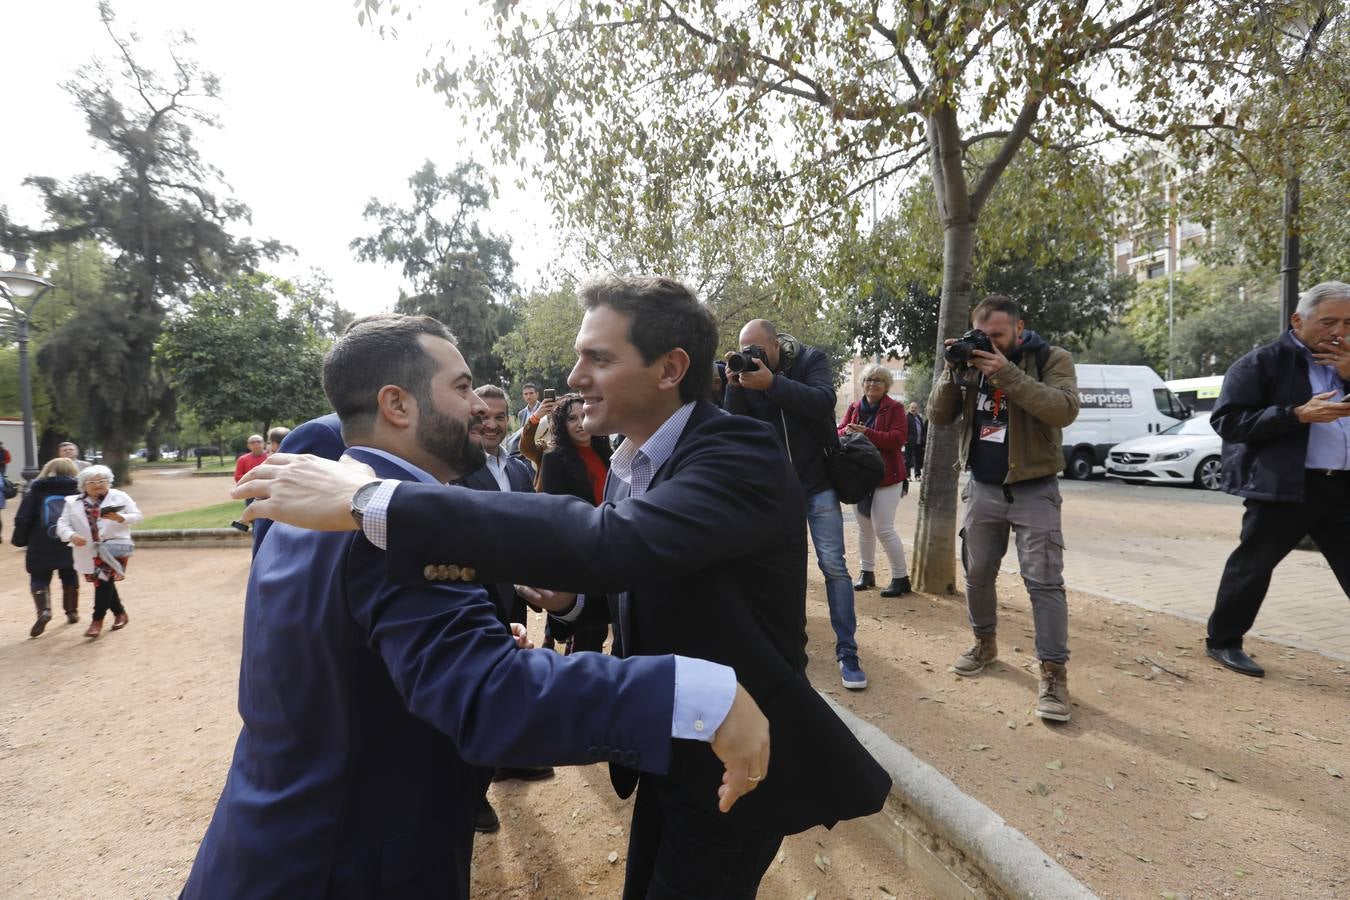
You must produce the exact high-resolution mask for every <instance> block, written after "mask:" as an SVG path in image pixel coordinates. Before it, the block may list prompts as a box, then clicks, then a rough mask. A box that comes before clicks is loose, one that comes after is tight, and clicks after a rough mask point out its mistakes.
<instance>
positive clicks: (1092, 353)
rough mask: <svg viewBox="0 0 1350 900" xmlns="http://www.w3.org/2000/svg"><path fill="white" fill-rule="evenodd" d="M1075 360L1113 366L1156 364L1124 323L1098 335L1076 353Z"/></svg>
mask: <svg viewBox="0 0 1350 900" xmlns="http://www.w3.org/2000/svg"><path fill="white" fill-rule="evenodd" d="M1074 360H1075V361H1076V362H1080V363H1100V364H1102V365H1112V366H1150V367H1152V366H1153V365H1154V364H1155V363H1154V360H1153V359H1152V358H1151V357H1149V355H1148V354H1147V353H1145V352H1144V349H1143V348H1142V347H1140V346H1139V342H1138V341H1136V340H1135V339H1134V335H1132V334H1131V333H1130V330H1129V328H1127V327H1125V326H1124V325H1115V326H1113V327H1111V328H1109V329H1107V330H1106V331H1105V332H1103V333H1102V334H1100V335H1098V336H1097V337H1096V338H1094V339H1093V341H1092V343H1091V344H1090V345H1089V346H1088V347H1087V348H1086V349H1085V350H1082V351H1080V352H1079V353H1078V354H1077V355H1075V357H1074Z"/></svg>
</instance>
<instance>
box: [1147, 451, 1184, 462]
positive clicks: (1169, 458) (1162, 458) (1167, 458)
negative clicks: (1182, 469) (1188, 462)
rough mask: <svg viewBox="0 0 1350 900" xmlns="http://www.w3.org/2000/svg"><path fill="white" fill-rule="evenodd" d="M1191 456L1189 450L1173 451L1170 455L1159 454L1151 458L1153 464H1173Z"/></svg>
mask: <svg viewBox="0 0 1350 900" xmlns="http://www.w3.org/2000/svg"><path fill="white" fill-rule="evenodd" d="M1190 455H1191V451H1190V450H1173V451H1172V452H1171V453H1159V454H1158V455H1157V456H1155V457H1153V461H1154V462H1173V461H1175V460H1178V459H1185V458H1186V457H1188V456H1190Z"/></svg>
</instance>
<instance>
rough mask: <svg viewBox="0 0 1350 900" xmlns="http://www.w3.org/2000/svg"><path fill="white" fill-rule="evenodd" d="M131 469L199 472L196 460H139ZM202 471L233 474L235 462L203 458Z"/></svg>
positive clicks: (227, 458) (210, 457)
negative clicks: (189, 470) (149, 461)
mask: <svg viewBox="0 0 1350 900" xmlns="http://www.w3.org/2000/svg"><path fill="white" fill-rule="evenodd" d="M131 467H132V468H133V469H192V470H193V471H197V460H196V459H162V460H159V461H158V462H152V463H148V462H145V461H144V460H138V461H136V462H133V463H132V464H131ZM201 471H203V472H233V471H234V460H233V459H230V458H229V457H226V458H225V461H224V462H220V461H219V460H218V459H217V458H216V457H214V456H207V457H203V458H202V468H201Z"/></svg>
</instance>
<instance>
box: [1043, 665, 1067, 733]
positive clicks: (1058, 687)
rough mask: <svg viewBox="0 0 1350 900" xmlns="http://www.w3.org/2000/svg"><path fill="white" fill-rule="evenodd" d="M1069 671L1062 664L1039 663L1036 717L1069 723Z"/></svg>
mask: <svg viewBox="0 0 1350 900" xmlns="http://www.w3.org/2000/svg"><path fill="white" fill-rule="evenodd" d="M1070 712H1072V709H1071V707H1070V706H1069V670H1068V669H1066V668H1065V667H1064V663H1057V662H1043V663H1041V685H1040V695H1039V696H1038V697H1037V698H1036V715H1038V716H1040V717H1041V718H1042V719H1049V720H1050V721H1052V722H1067V721H1069V713H1070Z"/></svg>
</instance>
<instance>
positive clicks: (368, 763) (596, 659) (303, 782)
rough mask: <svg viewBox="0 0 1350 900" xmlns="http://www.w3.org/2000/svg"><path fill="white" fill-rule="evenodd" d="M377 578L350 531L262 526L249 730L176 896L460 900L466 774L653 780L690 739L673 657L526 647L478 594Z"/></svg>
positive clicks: (388, 470) (244, 709)
mask: <svg viewBox="0 0 1350 900" xmlns="http://www.w3.org/2000/svg"><path fill="white" fill-rule="evenodd" d="M351 452H352V453H353V455H355V456H357V457H358V458H359V459H361V460H362V461H363V462H368V463H370V465H372V466H373V467H374V468H375V471H376V472H378V473H379V474H380V475H381V476H383V477H386V478H408V477H410V475H409V474H408V473H406V472H405V471H403V470H402V469H401V468H400V467H399V466H396V465H394V464H392V463H390V462H389V461H388V460H385V459H383V458H380V457H376V456H374V455H371V454H363V453H361V451H351ZM437 490H438V491H440V490H443V489H442V488H440V487H439V486H438V487H437ZM461 492H462V493H465V494H472V495H475V496H479V497H484V496H485V495H483V494H480V493H478V492H475V491H461ZM487 499H489V500H495V499H496V498H487ZM385 570H386V566H385V563H384V560H383V558H382V554H381V552H380V551H379V550H378V549H376V548H375V547H374V546H372V545H371V544H370V543H369V542H368V541H367V540H366V539H365V538H364V537H363V536H361V535H360V534H359V533H355V532H348V533H321V532H313V531H303V530H301V529H297V528H292V527H290V526H287V525H275V526H273V528H272V531H271V533H270V534H269V535H268V536H267V540H266V541H265V542H264V543H263V546H262V547H261V548H260V549H259V551H258V556H257V559H256V560H255V561H254V565H253V571H252V574H251V575H250V577H249V585H248V597H247V600H246V601H245V610H244V646H243V659H242V662H241V665H240V676H239V714H240V717H241V718H242V719H243V728H242V730H241V731H240V734H239V741H238V744H237V745H236V747H235V752H234V761H233V763H232V764H231V766H230V773H229V776H228V778H227V780H226V782H225V789H224V791H223V793H222V794H221V797H220V801H219V803H218V804H217V806H216V812H215V816H214V817H213V818H212V820H211V825H210V827H209V828H208V829H207V832H206V836H205V837H204V838H203V839H202V844H201V847H200V849H199V850H198V853H197V860H196V862H195V864H194V865H193V868H192V874H191V875H190V876H189V878H188V882H187V885H186V887H185V888H184V890H183V895H184V896H185V897H192V898H195V897H220V898H239V897H250V898H259V897H277V898H288V900H289V898H296V897H353V898H358V897H359V898H368V897H418V898H421V897H462V898H463V897H468V896H469V858H470V856H471V854H472V845H473V816H474V812H475V811H476V810H477V809H478V804H479V802H480V801H481V800H482V797H483V790H484V788H485V787H486V785H487V777H488V772H487V771H486V770H485V769H482V768H479V767H480V766H491V765H504V766H545V765H568V764H581V763H590V762H596V761H599V760H601V759H618V760H623V761H628V762H630V763H633V762H634V761H636V762H635V764H636V765H638V766H640V767H641V768H643V769H649V770H651V771H657V772H660V771H664V770H665V769H666V768H667V766H668V765H669V763H670V758H671V746H672V743H684V742H682V741H676V742H672V741H671V739H670V728H671V716H672V705H673V685H674V660H673V659H672V658H671V657H669V656H665V657H659V658H651V659H643V660H625V661H622V662H621V661H619V660H616V659H613V658H612V657H608V656H604V655H602V654H599V653H585V654H578V655H576V656H572V657H562V656H559V655H558V654H556V653H552V652H548V651H522V650H519V649H517V648H516V646H515V643H514V641H513V640H512V639H511V636H510V634H509V633H508V632H507V631H506V629H505V628H503V627H502V625H501V623H500V622H498V621H497V617H496V615H495V614H494V611H493V608H492V605H491V604H490V603H488V601H487V596H486V594H485V593H484V591H483V589H482V588H481V587H479V586H478V585H471V584H463V583H453V584H451V583H443V582H441V583H434V584H432V583H428V582H426V581H421V582H420V583H416V584H411V585H397V584H393V583H391V582H390V581H389V580H388V579H387V578H386V576H385Z"/></svg>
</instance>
